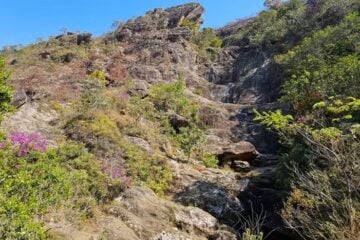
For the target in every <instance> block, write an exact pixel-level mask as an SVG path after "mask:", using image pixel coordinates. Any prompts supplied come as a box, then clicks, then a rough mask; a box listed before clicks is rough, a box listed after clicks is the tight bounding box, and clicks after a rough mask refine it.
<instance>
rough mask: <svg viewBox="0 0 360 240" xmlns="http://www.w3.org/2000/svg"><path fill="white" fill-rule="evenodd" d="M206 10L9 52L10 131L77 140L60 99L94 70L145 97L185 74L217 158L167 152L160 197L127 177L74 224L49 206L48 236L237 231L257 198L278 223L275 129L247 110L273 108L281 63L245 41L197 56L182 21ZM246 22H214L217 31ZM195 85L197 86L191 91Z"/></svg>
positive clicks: (117, 153)
mask: <svg viewBox="0 0 360 240" xmlns="http://www.w3.org/2000/svg"><path fill="white" fill-rule="evenodd" d="M203 12H204V9H203V8H202V7H201V6H200V5H199V4H195V3H190V4H185V5H181V6H177V7H173V8H169V9H155V10H153V11H149V12H148V13H146V15H144V16H142V17H138V18H134V19H131V20H129V21H127V22H125V23H123V24H121V25H120V26H119V27H118V28H117V29H116V30H115V31H114V32H113V33H110V34H108V35H106V36H105V37H102V38H90V35H89V34H75V37H74V34H67V35H62V36H58V37H56V38H51V39H49V40H48V41H46V42H42V43H39V44H35V45H33V46H30V47H28V48H26V49H23V50H19V51H18V52H16V53H9V54H7V60H8V62H9V64H10V67H11V68H12V72H13V73H12V75H11V78H10V83H11V85H12V86H14V88H15V96H14V105H15V106H16V107H17V108H18V110H17V111H16V112H15V113H14V114H12V115H10V116H8V117H7V118H6V119H5V120H4V122H3V123H2V128H3V129H5V130H6V131H8V132H11V131H19V130H22V131H25V132H40V133H42V134H43V135H44V136H46V138H47V139H49V140H51V141H52V144H53V145H54V146H56V145H57V142H58V141H60V140H62V139H66V138H72V139H76V140H79V139H81V140H83V136H79V135H76V134H74V133H71V134H70V133H69V129H68V128H66V127H64V125H63V124H62V117H63V114H64V113H63V112H59V111H57V108H58V107H59V106H60V107H61V108H63V109H66V108H67V107H69V106H70V105H71V104H70V103H71V102H72V101H74V100H76V99H77V98H79V97H80V96H81V95H82V93H83V92H84V91H86V81H85V80H84V79H86V76H87V75H89V74H91V73H93V72H94V71H95V70H99V71H101V72H103V73H104V77H105V81H106V88H107V89H110V90H111V89H115V90H116V89H120V88H121V87H123V86H124V85H125V84H126V82H127V80H128V79H131V85H130V86H129V89H128V92H127V94H129V95H135V94H139V95H140V96H141V97H142V98H146V97H147V96H148V95H149V87H150V86H152V85H153V84H157V83H162V82H175V81H177V80H178V79H179V78H182V79H184V81H185V83H186V86H187V90H186V91H187V93H188V94H189V96H190V97H191V98H193V99H196V102H197V103H198V104H199V105H200V113H201V118H202V119H203V120H204V121H206V123H207V130H206V144H205V145H204V149H205V150H206V151H207V152H208V153H211V154H215V155H216V156H217V157H218V159H219V164H220V166H219V168H206V167H204V166H203V165H202V164H200V163H199V162H197V161H196V160H194V161H192V162H188V161H185V160H184V158H183V159H181V158H175V157H172V156H170V155H168V158H167V160H166V161H167V163H168V164H169V165H170V166H171V169H172V173H173V179H174V180H173V183H172V187H171V188H170V189H169V190H168V191H167V192H166V193H165V195H164V196H163V197H159V196H157V195H156V194H155V193H154V192H153V191H152V190H150V189H148V188H147V187H144V186H131V187H129V188H128V189H127V190H125V191H124V192H122V193H120V194H119V195H118V196H116V197H115V198H114V200H113V202H112V203H111V204H109V205H106V206H103V207H102V209H101V210H99V213H98V214H97V215H95V216H94V217H93V218H92V219H90V220H88V221H87V222H80V223H79V222H77V224H74V222H73V221H72V219H69V215H68V213H67V212H66V211H54V212H50V213H49V214H48V216H47V217H46V219H45V223H46V226H47V227H48V228H49V229H51V230H50V231H51V232H52V233H53V234H54V236H55V235H56V236H57V237H59V238H60V239H102V237H105V238H106V239H127V240H131V239H154V240H167V239H179V240H180V239H218V240H220V239H223V240H227V239H237V238H238V237H239V236H240V233H241V230H242V227H243V226H242V224H241V223H242V221H243V219H242V218H243V217H244V216H246V215H248V214H251V212H252V211H258V212H261V211H262V210H261V209H262V208H264V211H265V212H266V216H267V217H266V218H265V222H264V226H265V227H266V229H265V230H267V231H270V230H272V229H275V228H276V227H279V226H281V224H280V220H279V219H278V217H277V216H276V213H274V212H275V210H276V207H277V204H280V201H279V199H280V198H279V193H278V192H276V191H275V190H274V189H273V183H274V182H273V175H274V172H275V169H276V163H277V159H276V156H275V155H273V154H274V153H275V152H276V148H277V145H276V141H275V140H274V139H275V136H273V135H272V134H271V133H269V132H267V131H266V130H265V129H263V128H262V127H260V126H259V125H257V124H255V123H254V122H252V111H251V109H252V108H253V107H256V106H258V105H259V104H261V105H262V107H263V108H269V109H271V108H272V105H271V104H270V103H272V102H273V101H275V100H276V99H277V97H278V95H279V84H280V82H279V81H280V80H279V79H278V77H277V74H276V73H277V71H278V69H277V67H276V65H275V64H274V63H272V61H271V60H270V59H271V52H269V53H267V52H263V51H259V50H257V49H253V48H248V47H246V46H245V44H243V43H238V44H233V45H231V46H228V47H225V48H222V49H221V50H220V52H219V58H218V60H215V61H213V62H211V63H202V62H199V61H197V51H196V47H194V45H193V44H192V43H191V41H190V38H191V36H192V34H193V30H192V29H190V28H188V27H187V26H184V25H183V24H182V23H183V22H184V21H185V20H187V21H188V22H191V23H193V24H201V23H202V19H201V17H202V14H203ZM249 21H251V20H249ZM246 23H247V22H244V23H242V24H240V25H239V24H238V25H236V24H235V25H233V26H230V27H228V28H226V29H222V30H221V31H220V30H219V35H220V36H225V35H227V34H229V32H231V31H233V30H231V29H232V28H241V27H242V26H243V25H244V24H246ZM74 39H76V41H75V40H74ZM79 39H80V40H81V39H84V41H79ZM198 89H201V91H202V94H194V92H196V90H198ZM115 90H114V91H115ZM124 114H126V113H124ZM180 120H181V119H180ZM180 120H179V121H180ZM146 124H147V123H145V125H146ZM146 126H148V125H146ZM126 139H127V140H128V141H130V142H131V143H132V144H135V145H137V146H139V147H140V148H142V149H145V150H146V151H150V152H151V151H152V146H153V145H152V144H153V143H151V142H150V143H149V140H148V139H143V138H141V137H138V136H133V135H131V134H129V136H126ZM91 141H94V140H89V142H91ZM89 142H87V144H88V146H90V145H91V144H90V143H89ZM109 148H110V147H109ZM164 151H166V150H164ZM102 153H103V154H102V157H104V158H106V159H108V160H109V161H117V160H118V159H122V161H126V158H124V157H123V156H122V154H121V148H116V150H114V152H111V153H110V152H106V150H105V151H103V152H102ZM280 232H281V229H280ZM277 239H279V238H277Z"/></svg>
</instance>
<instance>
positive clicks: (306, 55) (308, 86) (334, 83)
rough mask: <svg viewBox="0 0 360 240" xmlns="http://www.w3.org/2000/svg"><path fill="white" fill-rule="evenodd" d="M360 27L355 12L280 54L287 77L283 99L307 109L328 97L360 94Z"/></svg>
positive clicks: (297, 106)
mask: <svg viewBox="0 0 360 240" xmlns="http://www.w3.org/2000/svg"><path fill="white" fill-rule="evenodd" d="M359 30H360V17H359V15H358V13H351V14H349V15H347V17H346V18H345V20H344V21H342V22H341V23H340V24H339V25H336V26H331V27H328V28H325V29H323V30H320V31H317V32H315V33H314V34H313V35H312V36H310V37H308V38H305V39H304V41H303V42H302V43H301V44H300V45H299V46H297V47H295V48H294V49H292V50H291V51H289V52H288V53H286V54H284V55H279V56H277V57H276V60H277V62H278V63H280V64H282V66H283V67H284V69H285V72H286V76H287V80H286V81H285V83H284V85H283V94H284V95H283V97H282V101H284V102H291V103H293V105H294V106H295V108H296V110H298V111H299V112H304V111H308V110H310V108H311V106H312V105H313V104H314V103H316V102H318V101H320V100H321V99H323V98H325V97H327V96H334V95H347V96H348V95H352V96H354V97H359V92H360V89H359V87H358V86H359V85H360V82H359V79H360V70H359V69H360V59H359V49H360V48H359V41H360V37H359V34H358V31H359Z"/></svg>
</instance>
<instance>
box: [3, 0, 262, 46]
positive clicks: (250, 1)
mask: <svg viewBox="0 0 360 240" xmlns="http://www.w3.org/2000/svg"><path fill="white" fill-rule="evenodd" d="M1 2H2V3H1V9H2V11H1V14H0V47H3V46H6V45H15V44H28V43H31V42H34V41H36V40H37V39H39V38H43V39H47V38H48V37H49V36H50V35H56V34H59V33H60V29H63V28H66V29H67V30H69V31H88V32H91V33H93V34H95V35H96V36H98V35H101V34H103V33H105V32H107V31H109V30H110V28H111V24H112V23H113V22H114V21H115V20H120V21H125V20H127V19H129V18H132V17H136V16H140V15H143V14H144V13H145V12H146V11H148V10H151V9H153V8H157V7H161V8H166V7H170V6H175V5H178V4H182V3H186V2H189V0H187V1H186V0H2V1H1ZM195 2H199V3H201V4H202V5H203V6H204V7H205V9H206V13H205V15H204V19H205V23H204V26H210V27H219V26H223V25H224V24H226V23H228V22H231V21H234V20H236V19H239V18H243V17H249V16H253V15H255V14H256V13H257V12H259V11H260V10H261V9H263V2H264V0H220V1H219V0H199V1H195Z"/></svg>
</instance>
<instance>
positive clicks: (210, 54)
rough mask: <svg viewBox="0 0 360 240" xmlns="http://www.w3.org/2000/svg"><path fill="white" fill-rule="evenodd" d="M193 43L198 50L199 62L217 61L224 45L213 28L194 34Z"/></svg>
mask: <svg viewBox="0 0 360 240" xmlns="http://www.w3.org/2000/svg"><path fill="white" fill-rule="evenodd" d="M191 42H192V43H193V44H195V46H196V48H197V52H198V61H200V62H209V61H215V60H217V59H218V54H219V52H220V49H221V47H222V44H223V41H222V39H221V38H219V37H218V36H217V35H216V33H215V31H214V30H213V29H211V28H204V29H203V30H202V31H200V32H197V33H196V34H194V35H193V36H192V38H191Z"/></svg>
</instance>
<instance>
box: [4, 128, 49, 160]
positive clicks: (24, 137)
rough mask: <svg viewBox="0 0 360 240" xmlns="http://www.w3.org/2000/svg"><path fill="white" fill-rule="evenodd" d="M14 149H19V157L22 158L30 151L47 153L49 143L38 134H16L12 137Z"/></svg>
mask: <svg viewBox="0 0 360 240" xmlns="http://www.w3.org/2000/svg"><path fill="white" fill-rule="evenodd" d="M10 141H11V145H12V147H14V148H16V149H17V154H16V155H17V156H18V157H22V156H25V155H27V154H28V153H29V152H30V151H38V152H45V151H46V149H47V145H48V142H47V141H46V140H45V139H43V138H42V137H41V135H40V134H38V133H31V134H27V133H24V132H15V133H12V134H11V135H10Z"/></svg>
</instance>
